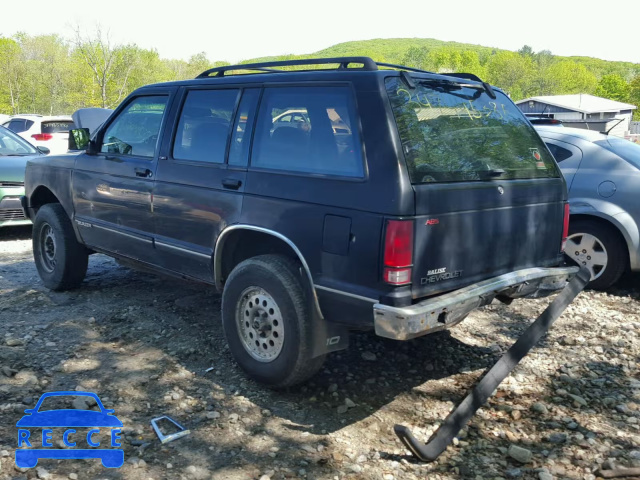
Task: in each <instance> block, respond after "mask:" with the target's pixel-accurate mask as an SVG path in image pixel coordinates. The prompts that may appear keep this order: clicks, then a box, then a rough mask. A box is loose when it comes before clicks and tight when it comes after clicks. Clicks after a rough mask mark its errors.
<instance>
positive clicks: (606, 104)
mask: <svg viewBox="0 0 640 480" xmlns="http://www.w3.org/2000/svg"><path fill="white" fill-rule="evenodd" d="M530 101H533V102H540V103H548V104H549V105H554V106H556V107H562V108H567V109H569V110H574V111H576V112H581V113H598V112H620V111H622V110H635V109H636V108H638V107H636V106H635V105H631V104H629V103H622V102H616V101H615V100H609V99H608V98H602V97H596V96H594V95H589V94H587V93H578V94H576V95H547V96H540V97H530V98H525V99H524V100H519V101H517V102H516V105H520V104H521V103H527V102H530Z"/></svg>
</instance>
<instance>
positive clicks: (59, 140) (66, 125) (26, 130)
mask: <svg viewBox="0 0 640 480" xmlns="http://www.w3.org/2000/svg"><path fill="white" fill-rule="evenodd" d="M2 126H4V127H7V128H8V129H9V130H11V131H13V132H14V133H17V134H18V135H20V136H21V137H22V138H24V139H25V140H27V141H28V142H29V143H31V144H32V145H33V146H35V147H47V148H48V149H49V150H50V151H51V153H52V154H59V153H66V152H67V148H68V144H69V130H72V129H74V128H76V126H75V124H74V123H73V119H72V118H71V117H69V116H66V115H65V116H55V117H45V116H42V115H35V114H22V115H14V116H12V117H11V118H10V119H9V120H7V121H6V122H4V123H3V124H2Z"/></svg>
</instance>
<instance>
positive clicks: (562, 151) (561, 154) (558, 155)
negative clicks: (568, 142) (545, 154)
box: [547, 143, 572, 163]
mask: <svg viewBox="0 0 640 480" xmlns="http://www.w3.org/2000/svg"><path fill="white" fill-rule="evenodd" d="M547 147H549V150H550V151H551V154H552V155H553V157H554V158H555V159H556V162H558V163H560V162H562V161H564V160H566V159H567V158H569V157H571V155H572V153H571V151H570V150H567V149H566V148H562V147H559V146H558V145H554V144H553V143H547Z"/></svg>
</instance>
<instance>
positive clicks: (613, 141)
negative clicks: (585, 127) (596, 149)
mask: <svg viewBox="0 0 640 480" xmlns="http://www.w3.org/2000/svg"><path fill="white" fill-rule="evenodd" d="M595 143H596V144H598V145H600V146H601V147H604V148H606V149H607V150H609V151H611V152H613V153H615V154H616V155H618V156H619V157H622V158H624V159H625V160H626V161H627V162H629V163H631V164H632V165H634V166H636V167H638V168H640V145H638V144H637V143H633V142H630V141H629V140H625V139H623V138H616V137H609V138H607V139H606V140H598V141H597V142H595Z"/></svg>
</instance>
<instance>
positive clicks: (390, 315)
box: [373, 267, 578, 340]
mask: <svg viewBox="0 0 640 480" xmlns="http://www.w3.org/2000/svg"><path fill="white" fill-rule="evenodd" d="M576 273H578V267H560V268H527V269H524V270H517V271H515V272H511V273H507V274H504V275H500V276H498V277H494V278H490V279H488V280H484V281H482V282H479V283H475V284H473V285H469V286H468V287H464V288H461V289H459V290H455V291H453V292H450V293H446V294H444V295H439V296H437V297H434V298H430V299H428V300H424V301H422V302H420V303H416V304H415V305H411V306H409V307H393V306H390V305H383V304H381V303H376V304H375V305H374V306H373V314H374V315H373V317H374V318H373V322H374V325H375V330H376V334H377V335H380V336H381V337H387V338H393V339H395V340H409V339H411V338H415V337H419V336H421V335H426V334H427V333H432V332H436V331H438V330H443V329H445V328H449V327H451V326H453V325H455V324H456V323H458V322H460V321H461V320H462V319H463V318H464V317H466V315H467V314H468V313H469V312H471V311H472V310H474V309H476V308H478V307H480V306H482V305H486V304H488V303H490V302H491V300H493V298H494V297H496V296H497V295H503V296H505V297H508V298H521V297H541V296H547V295H550V294H551V293H553V292H555V291H558V290H562V289H563V288H564V287H565V286H566V284H567V282H568V281H569V280H570V279H571V278H573V276H574V275H575V274H576Z"/></svg>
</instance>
